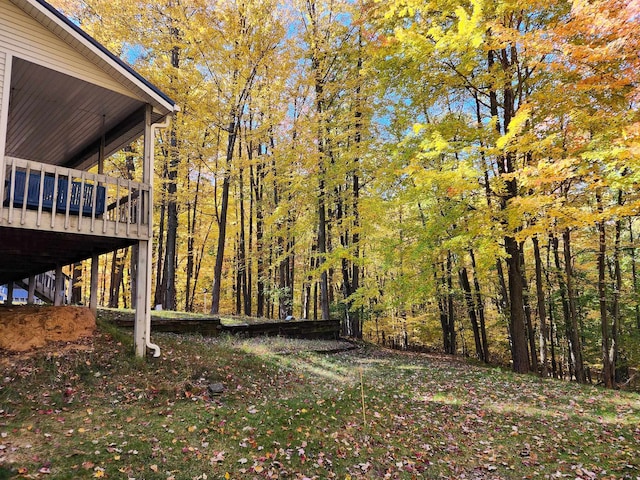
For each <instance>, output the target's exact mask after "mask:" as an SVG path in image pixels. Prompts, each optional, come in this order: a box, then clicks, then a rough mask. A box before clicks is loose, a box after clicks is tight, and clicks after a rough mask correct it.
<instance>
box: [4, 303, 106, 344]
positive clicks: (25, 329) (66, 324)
mask: <svg viewBox="0 0 640 480" xmlns="http://www.w3.org/2000/svg"><path fill="white" fill-rule="evenodd" d="M95 329H96V318H95V316H94V315H93V313H91V310H89V309H88V308H86V307H51V306H12V307H1V308H0V349H4V350H8V351H12V352H25V351H27V350H31V349H32V348H39V347H43V346H45V345H46V344H47V343H48V342H75V341H77V340H79V339H80V338H82V337H86V336H90V335H92V334H93V332H94V331H95Z"/></svg>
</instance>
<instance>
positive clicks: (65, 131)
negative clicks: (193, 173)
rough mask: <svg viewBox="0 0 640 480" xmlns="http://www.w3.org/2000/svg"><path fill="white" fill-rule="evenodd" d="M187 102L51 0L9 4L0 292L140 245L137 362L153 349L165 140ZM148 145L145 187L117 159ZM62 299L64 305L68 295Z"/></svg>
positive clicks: (93, 298)
mask: <svg viewBox="0 0 640 480" xmlns="http://www.w3.org/2000/svg"><path fill="white" fill-rule="evenodd" d="M177 110H178V108H177V106H176V105H175V103H174V102H173V101H172V100H171V99H170V98H169V97H167V95H165V94H164V93H162V92H161V91H160V90H159V89H158V88H156V87H155V86H154V85H152V84H151V83H150V82H149V81H147V80H145V79H144V78H143V77H142V76H140V75H139V74H137V73H136V72H135V71H134V70H133V69H132V68H131V67H129V66H128V65H126V64H125V63H124V62H122V61H121V60H120V59H118V58H117V57H116V56H114V55H113V54H111V53H110V52H109V51H108V50H107V49H106V48H104V47H103V46H102V45H100V44H99V43H98V42H97V41H95V40H94V39H93V38H91V37H90V36H89V35H87V34H86V33H85V32H83V31H82V30H81V29H80V28H79V27H78V26H76V25H75V24H74V23H72V22H70V21H69V20H68V19H67V18H66V17H64V16H63V15H61V14H60V13H59V12H57V11H56V10H55V9H54V8H53V7H52V6H51V5H49V4H48V3H46V2H45V1H44V0H0V285H4V284H8V283H11V282H13V281H20V280H22V279H25V278H27V279H29V280H30V281H31V280H33V279H35V277H36V276H37V275H38V274H41V273H43V272H47V271H50V270H54V271H55V272H56V273H57V274H58V275H56V283H57V287H58V288H57V290H58V291H59V292H61V295H62V292H64V290H65V288H64V280H63V278H64V277H63V275H62V274H61V273H62V267H63V266H65V265H70V264H72V263H75V262H79V261H82V260H85V259H89V258H90V259H92V262H91V274H92V277H91V293H90V300H89V303H90V308H92V309H94V311H95V308H96V306H97V285H98V280H97V279H98V256H99V255H100V254H103V253H106V252H110V251H113V250H115V249H118V248H124V247H128V246H131V245H138V262H137V274H136V279H137V281H136V288H135V300H136V303H135V304H136V306H137V308H136V317H135V328H134V339H135V342H134V343H135V351H136V355H138V356H143V355H145V354H146V351H147V348H150V349H152V350H153V351H154V356H159V354H160V349H159V347H157V345H154V344H152V343H151V342H150V336H149V335H150V303H151V242H152V233H153V228H152V218H153V215H152V212H153V211H152V208H153V145H154V135H155V134H156V130H157V129H158V128H165V127H167V126H168V124H169V121H170V119H171V117H172V115H173V113H174V112H176V111H177ZM141 137H142V138H143V139H144V141H143V144H144V152H143V154H142V158H143V161H142V163H143V165H142V177H141V181H138V182H136V181H133V180H130V179H128V178H118V177H112V176H107V175H105V174H104V173H103V165H104V160H105V158H108V157H109V156H110V155H112V154H114V153H116V152H118V151H121V150H122V149H124V148H125V147H127V146H129V145H131V143H132V142H133V141H134V140H137V139H139V138H141ZM56 300H57V299H56Z"/></svg>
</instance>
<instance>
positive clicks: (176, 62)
mask: <svg viewBox="0 0 640 480" xmlns="http://www.w3.org/2000/svg"><path fill="white" fill-rule="evenodd" d="M170 33H171V35H172V37H173V38H174V40H175V41H176V42H177V41H179V37H180V32H179V29H178V28H177V27H175V26H173V25H172V26H171V29H170ZM171 66H172V67H173V68H175V69H178V68H180V47H178V46H174V47H173V48H172V50H171ZM169 138H170V150H169V158H170V160H169V168H168V171H167V243H166V250H165V257H164V276H163V283H162V286H163V289H164V291H165V297H164V302H163V307H164V308H165V309H166V310H175V309H176V307H177V301H176V268H177V264H178V250H177V241H178V199H177V192H178V168H179V166H180V152H179V149H178V136H177V132H176V128H175V122H174V123H173V124H172V126H171V130H170V132H169Z"/></svg>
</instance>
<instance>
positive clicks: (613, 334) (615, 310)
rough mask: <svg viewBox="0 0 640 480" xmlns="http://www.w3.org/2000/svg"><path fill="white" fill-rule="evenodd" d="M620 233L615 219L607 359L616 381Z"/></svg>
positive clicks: (618, 369) (620, 378) (620, 373)
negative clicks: (611, 321) (609, 336)
mask: <svg viewBox="0 0 640 480" xmlns="http://www.w3.org/2000/svg"><path fill="white" fill-rule="evenodd" d="M618 205H622V192H619V193H618ZM621 234H622V222H621V221H620V220H619V219H617V220H616V223H615V243H614V245H613V271H614V290H613V299H612V301H613V305H612V316H613V319H612V320H613V324H612V328H611V349H610V350H609V352H610V355H609V361H610V362H611V366H612V367H613V371H614V380H615V381H616V382H617V383H620V382H622V381H623V379H624V378H623V377H624V376H625V375H624V373H623V371H622V368H621V366H620V354H619V348H620V321H621V318H620V292H621V290H622V270H621V267H620V237H621Z"/></svg>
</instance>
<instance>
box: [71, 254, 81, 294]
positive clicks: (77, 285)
mask: <svg viewBox="0 0 640 480" xmlns="http://www.w3.org/2000/svg"><path fill="white" fill-rule="evenodd" d="M71 272H72V274H71V285H72V286H71V304H73V305H78V304H79V303H82V262H78V263H74V264H73V265H72V267H71Z"/></svg>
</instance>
